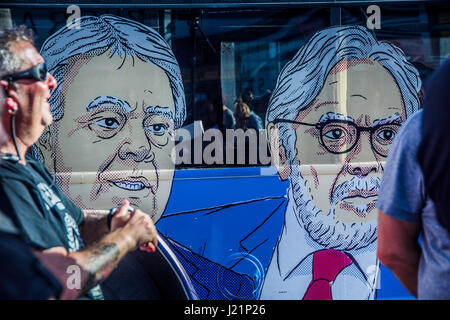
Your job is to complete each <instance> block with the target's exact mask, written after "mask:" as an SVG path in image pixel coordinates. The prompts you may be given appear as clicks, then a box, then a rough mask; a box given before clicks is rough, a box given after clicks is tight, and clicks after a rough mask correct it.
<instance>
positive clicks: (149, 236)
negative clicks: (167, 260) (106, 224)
mask: <svg viewBox="0 0 450 320" xmlns="http://www.w3.org/2000/svg"><path fill="white" fill-rule="evenodd" d="M130 215H131V217H130V219H129V220H128V221H127V222H126V224H125V226H124V227H123V228H122V229H123V232H124V233H125V234H126V235H127V236H129V237H130V238H131V239H132V240H133V245H134V248H137V247H139V248H140V249H141V250H145V251H149V252H155V250H156V246H157V244H158V240H157V236H158V232H157V230H156V227H155V225H154V223H153V221H152V219H151V218H150V216H149V215H147V214H145V213H143V212H142V211H141V210H139V209H136V210H134V211H133V212H131V213H130Z"/></svg>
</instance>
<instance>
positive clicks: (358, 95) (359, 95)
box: [350, 94, 367, 100]
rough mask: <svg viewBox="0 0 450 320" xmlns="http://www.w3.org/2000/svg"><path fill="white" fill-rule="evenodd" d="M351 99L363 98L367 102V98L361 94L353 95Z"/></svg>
mask: <svg viewBox="0 0 450 320" xmlns="http://www.w3.org/2000/svg"><path fill="white" fill-rule="evenodd" d="M350 97H360V98H363V99H364V100H367V98H366V97H364V96H363V95H361V94H352V95H351V96H350Z"/></svg>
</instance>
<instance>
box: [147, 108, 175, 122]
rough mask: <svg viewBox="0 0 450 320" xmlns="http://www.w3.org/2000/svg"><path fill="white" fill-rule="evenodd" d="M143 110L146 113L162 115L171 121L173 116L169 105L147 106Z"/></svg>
mask: <svg viewBox="0 0 450 320" xmlns="http://www.w3.org/2000/svg"><path fill="white" fill-rule="evenodd" d="M144 111H145V113H146V114H147V115H162V116H164V117H166V118H168V119H169V120H172V121H174V118H175V116H174V114H173V111H172V110H170V108H169V107H160V106H148V107H146V108H145V110H144Z"/></svg>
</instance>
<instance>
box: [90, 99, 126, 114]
mask: <svg viewBox="0 0 450 320" xmlns="http://www.w3.org/2000/svg"><path fill="white" fill-rule="evenodd" d="M104 105H114V106H117V107H120V108H122V109H123V110H124V111H125V112H130V111H131V107H130V105H129V104H128V102H126V101H124V100H122V99H119V98H117V97H114V96H98V97H97V98H95V99H94V100H92V101H91V102H89V103H88V104H87V105H86V111H87V112H89V111H91V110H93V109H96V108H99V107H101V106H104Z"/></svg>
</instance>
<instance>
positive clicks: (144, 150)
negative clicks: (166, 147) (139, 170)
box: [119, 141, 154, 162]
mask: <svg viewBox="0 0 450 320" xmlns="http://www.w3.org/2000/svg"><path fill="white" fill-rule="evenodd" d="M119 158H120V159H122V160H129V159H130V160H133V161H136V162H142V161H144V160H145V161H147V162H150V161H153V159H154V154H153V152H152V151H151V150H150V148H149V147H147V146H143V145H141V146H136V145H134V144H133V143H132V142H130V141H128V142H125V143H124V144H123V145H122V147H121V148H120V149H119Z"/></svg>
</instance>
